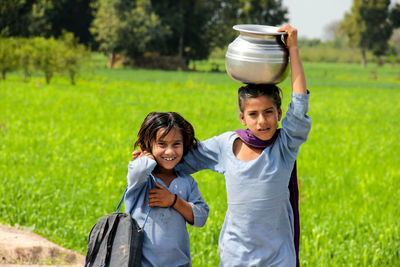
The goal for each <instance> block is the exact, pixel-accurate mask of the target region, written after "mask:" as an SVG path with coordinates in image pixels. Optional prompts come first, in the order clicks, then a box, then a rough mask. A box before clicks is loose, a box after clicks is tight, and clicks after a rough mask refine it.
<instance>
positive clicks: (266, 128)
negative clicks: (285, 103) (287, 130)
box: [239, 95, 282, 141]
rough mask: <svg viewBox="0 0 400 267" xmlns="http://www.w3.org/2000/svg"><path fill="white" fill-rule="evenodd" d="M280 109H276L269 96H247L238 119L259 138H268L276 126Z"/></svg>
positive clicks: (273, 132)
mask: <svg viewBox="0 0 400 267" xmlns="http://www.w3.org/2000/svg"><path fill="white" fill-rule="evenodd" d="M281 117H282V110H281V109H278V108H277V107H276V105H275V103H274V102H273V100H272V99H271V98H270V97H267V96H264V95H262V96H259V97H252V98H248V99H247V100H246V101H245V102H244V106H243V112H240V113H239V119H240V121H241V122H242V124H243V125H245V126H247V127H248V128H249V130H250V131H251V132H252V133H253V134H254V135H255V136H256V137H257V138H259V139H261V140H264V141H266V140H269V139H271V138H272V136H273V135H274V134H275V132H276V129H277V128H278V121H280V120H281Z"/></svg>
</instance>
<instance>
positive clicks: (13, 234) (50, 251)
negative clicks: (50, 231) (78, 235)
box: [0, 225, 85, 267]
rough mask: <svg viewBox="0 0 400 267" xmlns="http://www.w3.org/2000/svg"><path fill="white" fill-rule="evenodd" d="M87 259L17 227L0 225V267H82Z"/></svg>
mask: <svg viewBox="0 0 400 267" xmlns="http://www.w3.org/2000/svg"><path fill="white" fill-rule="evenodd" d="M84 264H85V257H84V256H83V255H80V254H78V253H76V252H74V251H71V250H68V249H65V248H63V247H61V246H59V245H57V244H54V243H53V242H50V241H49V240H47V239H45V238H43V237H41V236H39V235H37V234H34V233H31V232H28V231H24V230H20V229H17V228H15V227H11V226H6V225H0V266H4V267H27V266H31V267H33V266H69V267H78V266H79V267H82V266H83V265H84Z"/></svg>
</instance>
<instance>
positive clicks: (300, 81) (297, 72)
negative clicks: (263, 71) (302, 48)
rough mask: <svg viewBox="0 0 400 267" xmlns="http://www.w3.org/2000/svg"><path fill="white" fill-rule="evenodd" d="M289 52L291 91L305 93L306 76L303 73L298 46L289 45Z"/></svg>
mask: <svg viewBox="0 0 400 267" xmlns="http://www.w3.org/2000/svg"><path fill="white" fill-rule="evenodd" d="M289 54H290V66H291V73H292V74H291V75H292V77H291V78H292V90H293V93H297V94H306V93H307V85H306V77H305V74H304V69H303V64H302V63H301V59H300V54H299V48H298V47H297V46H293V47H290V48H289Z"/></svg>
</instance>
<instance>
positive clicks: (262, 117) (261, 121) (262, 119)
mask: <svg viewBox="0 0 400 267" xmlns="http://www.w3.org/2000/svg"><path fill="white" fill-rule="evenodd" d="M266 121H267V120H266V119H265V118H264V116H259V117H258V123H259V124H263V123H265V122H266Z"/></svg>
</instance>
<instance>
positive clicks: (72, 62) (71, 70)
mask: <svg viewBox="0 0 400 267" xmlns="http://www.w3.org/2000/svg"><path fill="white" fill-rule="evenodd" d="M59 42H60V45H59V48H58V49H59V50H60V53H59V54H60V55H61V58H60V60H61V64H60V65H61V69H62V70H64V71H66V72H68V75H69V78H70V81H71V84H72V85H75V76H76V74H77V73H78V72H79V69H80V67H81V66H82V63H83V62H84V61H85V60H86V59H87V58H88V57H89V51H88V50H86V48H85V46H84V45H82V44H79V43H78V40H77V38H76V37H75V36H74V34H73V33H70V32H65V31H64V32H63V34H62V36H61V38H60V41H59Z"/></svg>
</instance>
